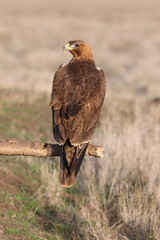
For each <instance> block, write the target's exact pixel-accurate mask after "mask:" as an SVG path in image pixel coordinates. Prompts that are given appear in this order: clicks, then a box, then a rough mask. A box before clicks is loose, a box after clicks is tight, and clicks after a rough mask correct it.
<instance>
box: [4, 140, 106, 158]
mask: <svg viewBox="0 0 160 240" xmlns="http://www.w3.org/2000/svg"><path fill="white" fill-rule="evenodd" d="M103 151H104V149H103V148H102V147H100V146H95V145H92V144H89V145H88V148H87V151H86V154H85V155H86V156H89V155H90V156H94V157H103ZM0 155H8V156H20V155H24V156H32V157H52V156H60V155H61V146H60V145H58V144H51V143H41V142H31V141H18V140H15V139H12V138H7V139H0Z"/></svg>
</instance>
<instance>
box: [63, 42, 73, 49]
mask: <svg viewBox="0 0 160 240" xmlns="http://www.w3.org/2000/svg"><path fill="white" fill-rule="evenodd" d="M72 49H73V48H72V47H71V46H70V44H69V43H67V44H66V45H65V46H64V47H63V50H72Z"/></svg>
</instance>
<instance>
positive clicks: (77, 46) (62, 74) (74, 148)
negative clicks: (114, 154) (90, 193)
mask: <svg viewBox="0 0 160 240" xmlns="http://www.w3.org/2000/svg"><path fill="white" fill-rule="evenodd" d="M64 49H66V50H68V51H69V52H71V54H72V55H73V58H72V59H71V60H70V62H69V63H68V64H62V65H61V66H60V67H59V69H58V70H57V71H56V73H55V75H54V78H53V84H52V92H51V102H50V107H51V109H52V125H53V136H54V139H55V140H56V141H57V142H58V143H59V144H61V145H62V148H61V149H62V151H61V157H60V171H59V181H60V184H61V185H62V186H63V187H71V186H72V185H73V183H74V181H75V178H76V176H77V174H78V171H79V169H80V166H81V164H82V161H83V158H84V155H85V152H86V149H87V146H88V144H89V142H90V141H91V139H92V136H93V133H94V131H95V128H96V126H97V122H98V119H99V116H100V112H101V108H102V104H103V101H104V96H105V90H106V80H105V75H104V72H103V70H102V69H101V68H97V67H96V66H95V61H94V57H93V52H92V48H91V47H90V46H89V45H88V43H86V42H84V41H82V40H74V41H69V42H68V43H67V44H66V45H65V46H64Z"/></svg>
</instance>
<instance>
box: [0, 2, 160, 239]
mask: <svg viewBox="0 0 160 240" xmlns="http://www.w3.org/2000/svg"><path fill="white" fill-rule="evenodd" d="M76 39H79V40H85V41H87V42H88V43H89V44H90V45H91V47H92V48H93V51H94V56H95V62H96V65H97V67H98V66H99V67H102V69H103V70H104V71H105V75H106V79H107V91H106V98H105V101H104V105H103V109H102V114H101V118H100V122H99V124H98V127H97V129H96V132H95V134H94V137H93V141H92V143H94V144H98V145H100V146H103V147H104V158H101V159H97V158H93V157H86V158H85V159H84V161H83V164H82V167H81V170H80V172H79V175H78V177H77V179H76V182H75V184H74V185H73V187H72V188H70V189H64V188H62V187H61V186H60V185H59V181H58V172H59V158H50V159H44V158H41V159H38V158H34V157H26V156H25V157H23V156H21V157H10V156H5V157H3V156H0V239H5V240H10V239H12V240H35V239H39V240H66V239H68V240H78V239H80V240H90V239H91V240H159V239H160V1H159V0H134V1H133V0H121V1H113V0H112V1H111V0H98V1H97V0H80V1H75V0H68V1H63V0H45V1H44V0H14V1H13V0H12V1H11V0H5V1H4V0H0V141H1V138H8V137H11V138H15V139H18V140H29V141H33V140H35V141H41V142H51V143H53V142H54V140H53V137H52V122H51V111H50V109H49V107H48V104H49V102H50V92H51V86H52V79H53V76H54V73H55V71H56V70H57V69H58V67H59V66H60V65H61V64H62V63H68V61H69V60H70V59H71V57H72V56H71V54H70V53H69V52H67V51H65V52H63V51H62V47H63V46H64V45H65V44H66V43H67V42H68V41H70V40H76Z"/></svg>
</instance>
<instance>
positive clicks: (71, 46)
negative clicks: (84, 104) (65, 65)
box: [63, 40, 93, 59]
mask: <svg viewBox="0 0 160 240" xmlns="http://www.w3.org/2000/svg"><path fill="white" fill-rule="evenodd" d="M63 49H65V50H68V51H70V52H71V53H72V54H73V57H76V58H77V57H78V58H79V57H80V58H88V59H93V52H92V48H91V47H90V46H89V45H88V43H86V42H84V41H82V40H74V41H69V42H68V43H67V44H66V45H65V46H64V47H63Z"/></svg>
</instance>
